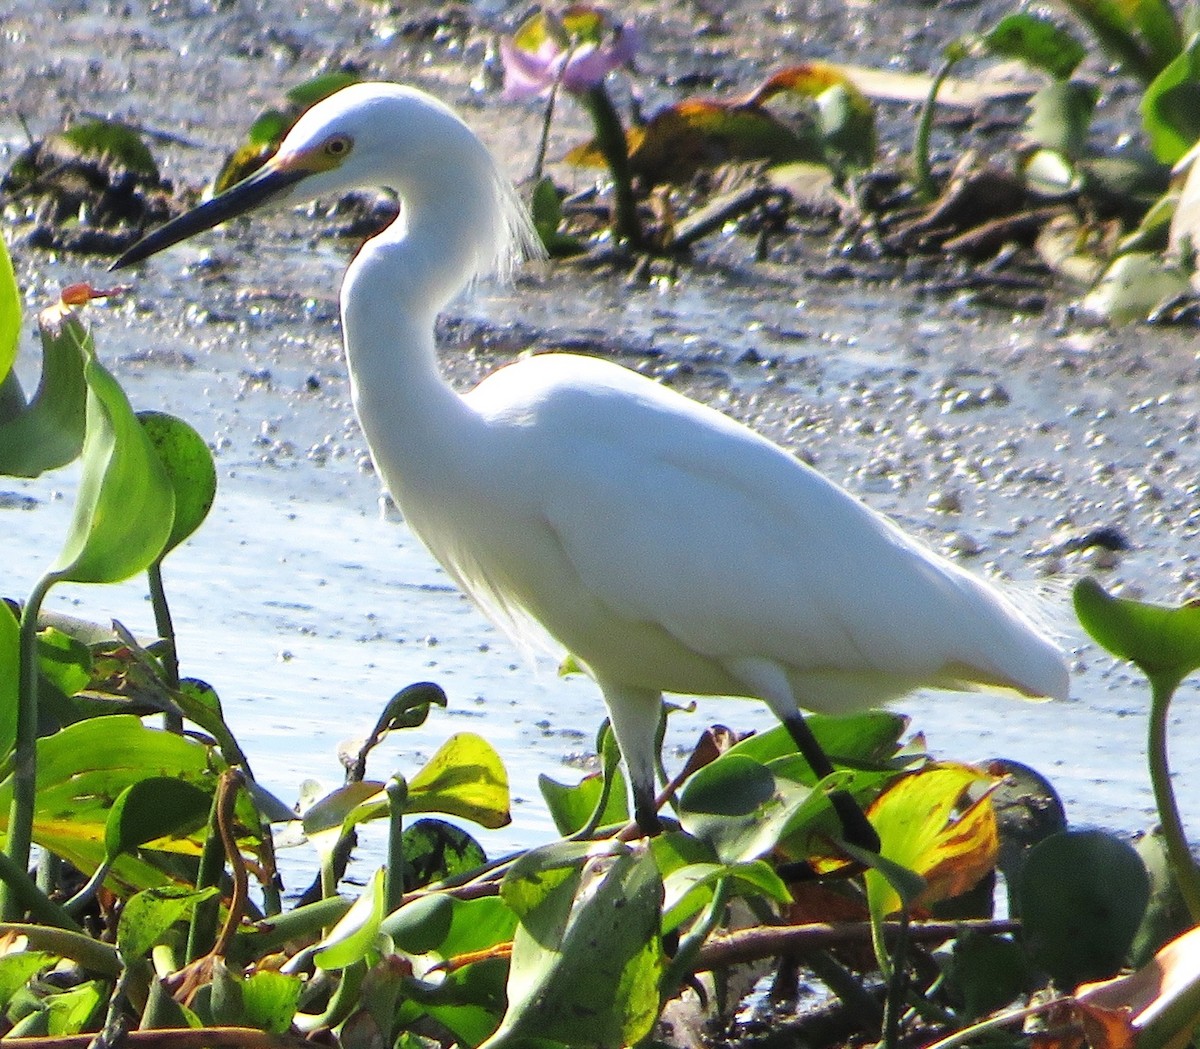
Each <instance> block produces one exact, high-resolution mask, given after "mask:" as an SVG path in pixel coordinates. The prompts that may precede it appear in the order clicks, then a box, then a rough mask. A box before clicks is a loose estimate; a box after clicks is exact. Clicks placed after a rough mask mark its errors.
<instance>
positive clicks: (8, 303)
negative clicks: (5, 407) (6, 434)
mask: <svg viewBox="0 0 1200 1049" xmlns="http://www.w3.org/2000/svg"><path fill="white" fill-rule="evenodd" d="M20 341H21V293H20V292H19V291H18V290H17V277H16V274H15V273H14V272H13V264H12V258H11V256H10V255H9V254H8V245H7V244H5V242H4V238H3V237H0V383H2V382H4V380H6V379H7V378H8V373H9V372H10V371H12V366H13V363H14V362H15V361H16V359H17V350H18V348H19V347H20ZM3 421H4V420H3V419H2V418H0V422H3Z"/></svg>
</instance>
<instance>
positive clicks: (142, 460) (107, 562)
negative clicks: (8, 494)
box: [43, 312, 175, 583]
mask: <svg viewBox="0 0 1200 1049" xmlns="http://www.w3.org/2000/svg"><path fill="white" fill-rule="evenodd" d="M45 317H46V315H45V314H43V318H45ZM60 324H61V325H62V328H63V329H64V330H68V331H74V332H76V333H77V337H78V338H79V341H80V346H81V348H82V349H83V350H84V352H85V353H86V355H87V361H86V363H85V365H84V378H85V379H86V381H87V384H88V398H87V433H86V436H85V438H84V442H83V475H82V477H81V478H80V482H79V492H78V495H77V497H76V502H75V514H74V518H73V520H72V522H71V528H70V531H69V533H68V535H67V541H66V544H65V546H64V548H63V551H62V553H61V554H60V555H59V559H58V562H57V565H56V567H55V569H54V574H55V575H56V577H57V578H58V579H62V580H69V581H71V582H75V583H115V582H119V581H121V580H123V579H128V578H129V577H130V576H131V575H135V574H136V573H138V572H142V571H145V569H146V568H148V567H149V566H150V565H151V564H153V563H154V561H155V559H156V558H158V556H159V555H160V554H161V552H162V549H163V546H164V544H165V543H166V541H167V537H168V536H169V535H170V534H171V527H172V522H173V520H174V513H175V511H174V502H175V498H174V495H173V493H172V490H171V483H170V481H169V480H168V478H167V475H166V471H165V470H164V469H163V467H162V464H161V463H160V462H159V459H158V456H157V454H155V451H154V448H153V447H152V446H151V444H150V441H149V439H148V438H147V437H146V434H145V431H144V430H143V429H142V427H141V425H140V424H139V423H138V420H137V416H135V415H134V414H133V409H131V408H130V406H129V401H128V399H127V398H126V396H125V392H124V391H123V390H122V389H121V387H120V385H119V384H118V382H117V381H116V379H114V378H113V377H112V375H110V374H109V372H108V371H107V370H106V369H105V368H104V366H103V365H102V364H101V363H100V362H99V361H98V360H97V359H96V357H95V355H94V353H91V352H89V351H88V350H87V348H86V346H85V345H84V338H85V335H84V331H83V327H82V325H80V324H79V322H78V320H76V319H75V318H74V316H72V315H71V314H70V313H69V312H64V313H62V314H60Z"/></svg>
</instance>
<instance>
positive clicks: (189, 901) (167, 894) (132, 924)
mask: <svg viewBox="0 0 1200 1049" xmlns="http://www.w3.org/2000/svg"><path fill="white" fill-rule="evenodd" d="M218 892H219V890H218V889H217V888H216V887H210V888H207V889H200V890H196V889H189V888H183V887H181V886H169V885H168V886H162V887H160V888H155V889H145V890H143V891H142V892H139V893H137V894H136V895H134V896H133V897H132V898H131V899H130V900H129V902H128V903H126V904H125V907H124V909H123V910H122V911H121V919H120V921H119V922H118V923H117V949H118V950H119V951H120V952H121V957H122V958H123V959H124V961H125V964H126V966H129V965H132V964H133V961H134V959H135V958H141V957H142V956H143V955H145V954H146V953H147V952H148V951H149V950H150V948H151V947H153V946H154V945H155V944H157V943H160V942H161V941H162V938H163V936H164V935H165V934H166V932H167V930H168V929H170V928H171V926H173V925H175V923H176V922H181V921H184V920H185V919H186V918H188V917H189V916H190V915H191V913H192V911H193V910H194V909H195V907H196V905H197V904H199V903H203V902H204V901H205V900H210V899H212V898H213V897H214V896H216V895H217V894H218Z"/></svg>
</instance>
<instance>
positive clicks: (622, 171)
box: [582, 84, 645, 248]
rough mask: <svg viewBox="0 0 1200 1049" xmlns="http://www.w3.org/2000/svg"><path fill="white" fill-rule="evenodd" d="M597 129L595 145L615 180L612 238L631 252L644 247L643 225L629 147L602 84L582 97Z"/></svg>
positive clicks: (618, 117) (610, 100)
mask: <svg viewBox="0 0 1200 1049" xmlns="http://www.w3.org/2000/svg"><path fill="white" fill-rule="evenodd" d="M582 99H583V104H584V105H585V106H586V107H587V111H588V113H590V114H591V117H592V124H593V126H594V127H595V129H596V144H597V145H598V146H599V147H600V152H601V153H602V154H603V155H604V162H605V163H606V164H607V165H608V170H609V172H610V173H611V174H612V179H613V196H614V198H615V201H614V207H613V235H614V236H615V237H616V239H617V240H619V241H624V242H625V243H626V244H628V245H629V246H630V247H632V248H640V247H643V246H644V244H645V241H644V239H643V237H642V227H641V223H639V222H638V216H637V201H636V200H635V199H634V196H633V175H632V174H631V173H630V170H629V144H628V142H627V140H626V138H625V128H624V127H623V126H622V124H621V117H620V115H619V114H618V113H617V110H616V107H615V106H614V105H613V104H612V99H611V98H609V97H608V92H607V91H605V90H604V85H603V84H597V85H596V86H595V87H593V88H590V89H589V90H588V92H587V93H586V94H585V95H583V96H582Z"/></svg>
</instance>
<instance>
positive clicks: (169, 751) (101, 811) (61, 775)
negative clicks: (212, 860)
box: [0, 715, 212, 890]
mask: <svg viewBox="0 0 1200 1049" xmlns="http://www.w3.org/2000/svg"><path fill="white" fill-rule="evenodd" d="M37 753H38V767H37V803H36V808H35V811H34V826H33V837H34V840H35V841H37V842H38V843H39V844H41V845H44V846H45V847H46V848H48V849H49V850H50V851H51V852H53V853H55V854H56V855H59V856H62V857H63V858H64V859H66V860H69V861H70V862H71V863H73V864H75V866H76V867H78V868H79V869H80V870H81V871H84V872H85V873H89V874H90V873H91V872H92V871H94V870H95V869H96V868H97V867H98V866H99V865H100V864H101V862H102V861H103V859H104V853H105V849H104V840H105V828H106V825H107V820H108V814H109V809H110V807H111V806H112V804H113V802H114V801H116V799H117V797H118V796H119V795H120V794H121V792H122V791H123V790H125V788H126V787H128V786H129V785H130V784H131V783H136V782H138V781H140V780H143V779H146V778H148V777H152V776H170V777H174V778H178V779H183V780H187V781H188V782H191V783H194V784H196V785H198V786H201V787H203V786H205V785H208V784H210V783H211V780H212V773H211V771H210V768H209V766H210V751H209V749H208V748H207V747H205V746H204V745H203V744H201V743H198V742H197V741H195V740H193V739H188V738H186V737H184V736H177V735H175V734H174V733H172V732H164V731H162V730H159V729H152V728H148V727H146V726H145V725H143V724H142V722H141V721H140V720H139V719H138V718H136V717H133V716H130V715H115V716H109V717H96V718H89V719H87V720H84V721H80V722H77V723H75V724H73V725H69V726H67V727H66V728H64V729H62V730H60V731H59V732H56V733H54V735H52V736H45V737H43V738H41V739H39V740H38V743H37ZM11 800H12V776H11V775H9V776H8V777H6V778H5V779H4V780H3V781H0V828H3V830H4V831H5V832H7V820H8V812H9V806H10V804H11ZM177 847H178V848H179V849H180V850H181V851H184V852H188V853H192V854H196V853H198V851H199V848H198V846H197V845H196V844H195V843H193V842H190V841H188V842H179V843H177ZM166 880H167V878H166V876H165V875H164V874H163V873H162V872H161V871H158V870H157V869H155V868H154V867H152V866H150V865H149V864H148V863H146V862H144V861H143V860H140V859H138V858H137V857H135V856H123V857H122V858H121V859H119V860H118V861H117V863H116V864H115V865H114V866H113V870H112V873H111V874H110V875H109V878H108V880H107V882H106V884H109V885H111V886H113V887H114V888H117V889H121V890H125V889H134V890H136V889H144V888H150V887H152V886H157V885H161V884H163V883H164V882H165V881H166Z"/></svg>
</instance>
